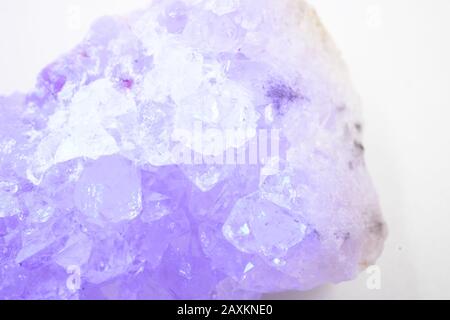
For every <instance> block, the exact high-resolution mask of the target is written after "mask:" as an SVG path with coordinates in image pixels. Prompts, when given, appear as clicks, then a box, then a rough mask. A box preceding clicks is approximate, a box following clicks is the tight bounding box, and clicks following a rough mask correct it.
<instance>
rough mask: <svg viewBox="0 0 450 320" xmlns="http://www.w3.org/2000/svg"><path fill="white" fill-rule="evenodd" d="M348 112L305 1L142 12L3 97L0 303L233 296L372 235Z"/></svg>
mask: <svg viewBox="0 0 450 320" xmlns="http://www.w3.org/2000/svg"><path fill="white" fill-rule="evenodd" d="M359 104H360V102H359V100H358V97H357V95H356V94H355V93H354V91H353V90H352V87H351V83H350V81H349V78H348V75H347V73H346V69H345V66H344V65H343V63H342V62H341V60H340V57H339V54H338V52H337V50H336V49H335V47H334V45H333V43H332V42H331V41H330V39H329V38H328V36H327V34H326V33H325V32H324V30H323V29H322V27H321V25H320V23H319V22H318V19H317V17H316V15H315V13H314V11H313V10H312V9H311V8H310V7H309V6H308V5H307V4H305V3H304V2H303V1H302V0H258V1H255V0H179V1H172V0H167V1H153V2H151V3H150V4H149V7H148V9H146V10H142V11H138V12H135V13H133V14H130V15H129V16H127V17H107V18H102V19H100V20H99V21H98V22H97V23H95V25H93V27H92V30H91V32H90V33H89V35H88V36H87V38H86V39H85V41H83V42H82V43H81V44H80V45H79V46H78V47H76V48H75V49H74V50H73V51H72V52H71V53H69V54H67V55H65V56H63V57H61V58H60V59H59V60H57V61H56V62H55V63H53V64H51V65H50V66H48V67H47V68H45V69H44V70H43V71H42V73H41V74H40V75H39V77H38V82H37V87H36V89H35V90H34V91H33V92H31V93H29V94H26V95H24V94H15V95H13V96H10V97H2V98H0V111H1V112H0V125H1V127H0V298H2V299H54V298H56V299H199V298H203V299H210V298H215V299H229V298H235V299H247V298H258V297H260V296H261V295H262V294H263V293H267V292H276V291H282V290H308V289H311V288H314V287H316V286H319V285H321V284H324V283H329V282H333V283H336V282H340V281H345V280H349V279H352V278H354V277H355V276H356V275H357V273H358V271H360V270H361V269H362V268H364V267H365V266H368V265H369V264H371V263H373V262H374V261H375V260H376V258H377V257H378V255H379V254H380V252H381V250H382V246H383V242H384V239H385V236H386V228H385V224H384V222H383V220H382V218H381V214H380V208H379V205H378V200H377V196H376V194H375V191H374V188H373V186H372V184H371V181H370V178H369V176H368V174H367V171H366V168H365V165H364V155H363V153H364V147H363V145H362V140H361V130H362V124H361V120H360V117H359V115H358V110H359Z"/></svg>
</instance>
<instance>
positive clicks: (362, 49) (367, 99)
mask: <svg viewBox="0 0 450 320" xmlns="http://www.w3.org/2000/svg"><path fill="white" fill-rule="evenodd" d="M255 1H257V0H255ZM146 3H147V0H121V1H118V0H116V1H111V0H39V1H36V0H14V1H12V0H10V1H0V75H1V76H0V95H6V94H10V93H12V92H14V91H17V90H18V91H27V90H30V89H31V88H32V87H33V86H34V80H35V77H36V75H37V73H38V72H39V71H40V70H41V69H42V68H43V67H44V66H45V65H46V64H48V63H50V62H52V61H53V60H54V59H55V58H57V57H58V55H60V54H61V53H64V52H66V51H68V50H70V49H71V48H72V47H73V46H74V45H75V44H77V43H78V42H80V41H81V40H82V38H83V36H84V34H85V33H86V31H87V29H88V27H89V25H90V23H92V21H93V20H94V19H96V18H97V17H100V16H102V15H105V14H112V13H122V14H123V13H126V12H128V11H130V10H134V9H136V8H140V7H142V6H145V4H146ZM310 3H312V4H313V5H314V6H315V7H316V9H317V11H318V13H319V15H320V16H321V18H322V20H323V23H324V24H325V26H326V27H327V28H328V30H329V32H330V33H331V35H332V36H333V37H334V39H335V41H336V43H337V44H338V46H339V47H340V49H341V51H342V53H343V56H344V58H345V59H346V61H347V63H348V64H349V67H350V69H351V73H352V76H353V80H354V83H355V86H356V88H357V90H358V91H359V93H360V94H361V96H362V98H363V101H364V116H365V120H366V126H365V145H366V148H367V162H368V166H369V169H370V172H371V174H372V176H373V179H374V182H375V184H376V187H377V189H378V192H379V195H380V198H381V203H382V207H383V210H384V214H385V217H386V220H387V221H388V224H389V229H390V235H389V239H388V241H387V243H386V248H385V251H384V253H383V256H382V258H381V259H380V260H379V263H378V266H379V268H380V271H381V288H380V289H379V290H371V289H369V288H368V286H367V280H368V278H369V274H367V273H364V272H363V273H362V274H361V276H360V277H359V278H358V279H357V280H355V281H352V282H348V283H343V284H339V285H335V286H333V285H330V286H326V287H323V288H319V289H316V290H314V291H311V292H307V293H286V294H280V295H277V296H276V297H277V298H294V299H296V298H318V299H323V298H331V299H347V298H356V299H379V298H385V299H411V298H418V299H428V298H438V299H441V298H447V299H448V298H450V111H449V108H450V62H449V59H450V45H449V41H450V36H449V33H450V1H448V0H428V1H425V0H310Z"/></svg>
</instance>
